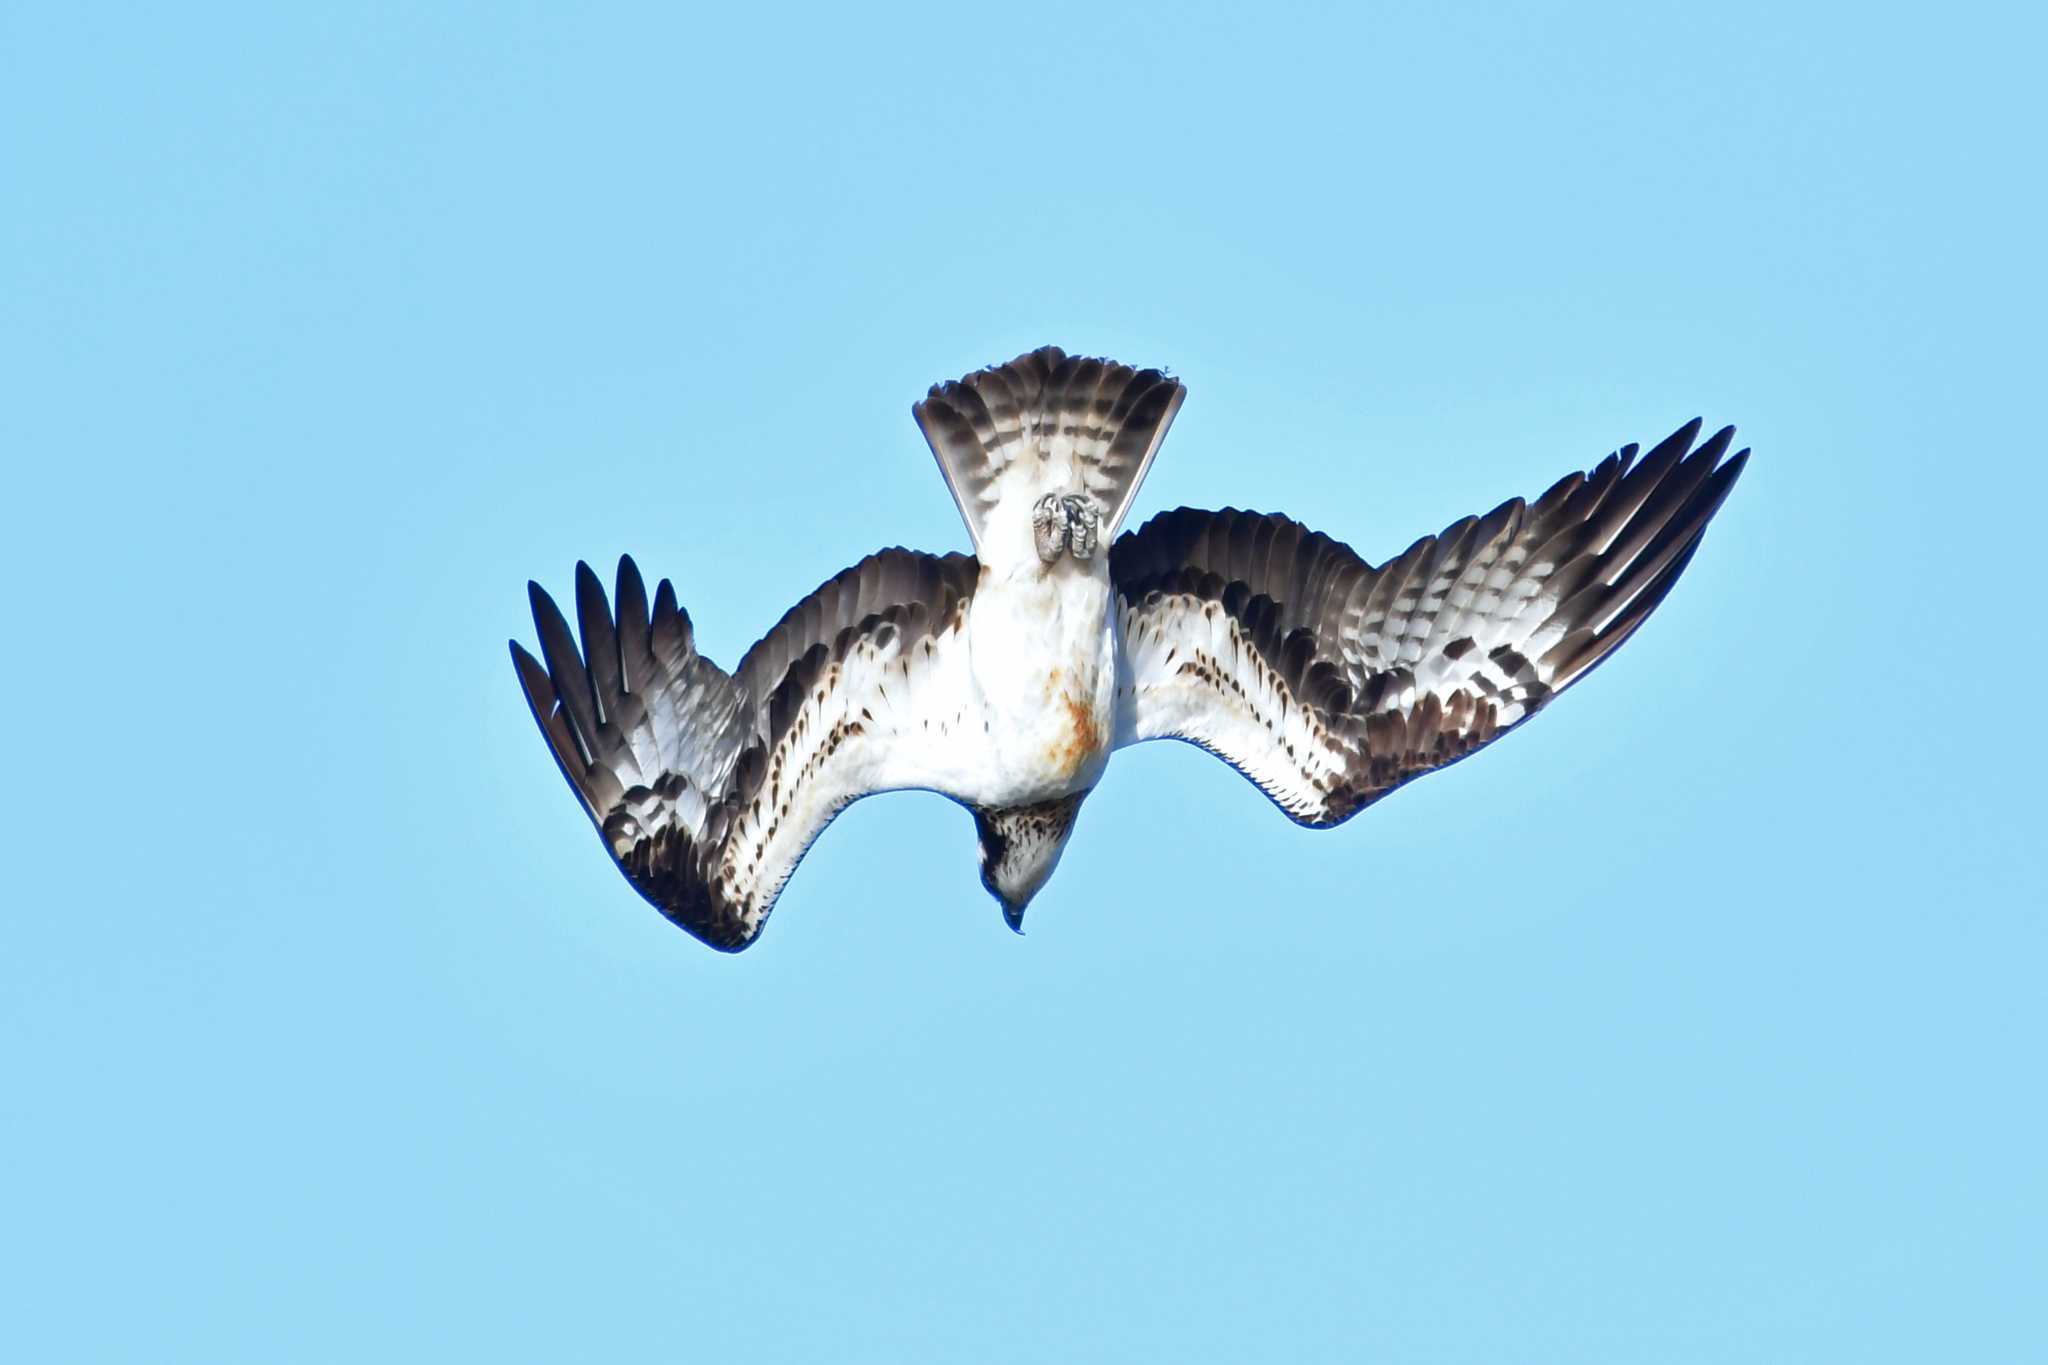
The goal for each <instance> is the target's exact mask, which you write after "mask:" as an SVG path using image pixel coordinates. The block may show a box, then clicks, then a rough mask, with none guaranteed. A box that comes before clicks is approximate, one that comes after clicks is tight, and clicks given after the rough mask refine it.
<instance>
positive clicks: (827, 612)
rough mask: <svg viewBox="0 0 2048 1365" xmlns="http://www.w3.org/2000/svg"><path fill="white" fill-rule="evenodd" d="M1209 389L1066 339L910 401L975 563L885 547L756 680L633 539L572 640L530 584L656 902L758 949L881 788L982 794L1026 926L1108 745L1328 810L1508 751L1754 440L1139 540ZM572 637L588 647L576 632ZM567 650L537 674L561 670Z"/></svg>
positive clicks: (543, 692)
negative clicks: (1351, 537)
mask: <svg viewBox="0 0 2048 1365" xmlns="http://www.w3.org/2000/svg"><path fill="white" fill-rule="evenodd" d="M1185 395H1186V390H1185V388H1184V387H1183V386H1182V385H1181V383H1180V381H1178V380H1177V379H1173V378H1171V377H1169V376H1168V375H1166V374H1165V373H1163V372H1162V371H1160V370H1137V369H1132V368H1130V367H1129V366H1125V365H1119V364H1116V363H1114V362H1112V361H1108V360H1094V359H1085V358H1081V357H1075V356H1069V355H1067V354H1066V353H1065V352H1063V351H1061V350H1060V349H1058V348H1057V347H1051V346H1048V347H1045V348H1043V349H1041V350H1037V351H1033V352H1031V353H1030V354H1028V355H1023V356H1020V357H1018V358H1017V359H1015V360H1013V361H1011V362H1010V363H1008V364H1007V365H998V366H994V367H992V368H989V369H986V370H982V371H979V372H977V373H975V374H970V375H968V376H966V377H965V378H963V379H960V380H958V381H956V382H952V383H943V384H939V385H936V386H934V387H933V388H932V390H931V392H930V393H929V394H927V395H926V396H925V398H924V400H923V401H922V402H919V403H917V404H915V405H914V406H913V408H912V413H913V415H914V416H915V417H916V419H917V423H918V425H919V427H920V428H922V429H923V432H924V436H925V439H926V441H928V442H929V443H930V445H931V449H932V453H933V454H934V455H935V456H937V458H938V464H939V469H940V471H941V472H942V473H943V474H944V475H945V479H946V486H947V487H948V488H949V489H951V490H952V494H953V500H954V501H955V502H956V503H957V504H958V505H959V509H960V515H961V517H962V519H963V520H964V521H965V522H966V523H967V529H968V533H969V534H970V536H971V537H972V538H973V543H974V553H972V554H939V555H934V554H924V553H920V552H918V551H915V550H905V549H901V548H896V549H886V550H882V551H879V552H878V553H876V554H873V555H870V556H868V557H867V558H866V559H863V560H862V561H860V563H858V564H856V565H854V566H853V567H852V568H850V569H847V570H845V571H844V572H842V573H840V574H838V575H836V576H834V577H832V578H830V579H828V580H827V581H826V582H825V583H824V584H823V585H821V586H820V587H819V588H818V590H817V591H816V592H814V593H812V594H811V595H810V596H809V597H806V598H805V599H804V600H803V601H801V602H799V603H797V604H796V605H795V606H794V607H792V608H790V610H789V612H788V613H787V614H786V615H785V616H783V618H782V619H781V620H780V621H779V622H777V623H776V625H775V627H774V628H773V629H771V630H770V631H769V632H768V633H767V634H766V635H765V636H763V637H762V638H761V640H760V642H759V643H757V644H756V645H754V647H753V648H752V649H750V650H748V651H747V653H746V656H745V657H744V658H742V659H741V660H740V662H739V667H738V668H736V669H734V670H733V671H731V672H727V671H726V670H724V669H722V668H720V667H719V666H718V665H717V664H714V663H713V662H711V660H710V659H708V658H706V657H704V655H702V654H700V653H698V652H697V645H696V640H695V638H694V635H693V633H692V631H691V627H690V618H689V616H688V614H687V613H686V612H685V611H684V610H683V608H682V606H681V605H680V604H679V603H678V602H677V600H676V594H675V590H674V588H673V587H671V586H670V584H669V583H668V581H667V580H663V581H662V582H661V584H660V585H659V586H658V587H657V588H656V589H655V591H654V595H653V597H652V599H651V600H650V598H649V597H648V593H647V588H646V584H645V582H644V580H643V579H642V578H641V576H640V571H639V569H638V568H637V567H636V566H635V565H634V563H633V561H632V559H630V558H623V559H621V560H620V561H619V568H618V576H617V581H616V585H615V588H614V591H613V594H612V597H611V598H610V599H607V597H606V595H605V591H604V588H603V586H602V585H601V584H600V583H599V581H598V578H597V576H596V574H594V573H593V572H592V571H591V569H590V567H589V566H588V565H586V564H578V565H577V566H576V600H575V611H576V629H575V631H573V632H572V630H571V629H570V626H569V623H568V621H567V620H566V619H565V618H564V616H563V614H562V612H561V610H560V609H559V608H558V607H557V606H556V605H555V603H554V600H553V599H552V598H550V597H549V596H548V594H547V593H546V592H544V591H543V590H542V589H541V588H540V587H539V585H538V584H529V585H528V591H529V596H530V598H531V601H532V607H533V619H534V625H535V627H536V628H537V630H538V631H539V635H540V658H539V659H536V658H535V657H534V656H533V655H532V654H530V653H528V652H527V651H526V650H525V649H523V648H522V647H521V646H520V645H519V643H518V642H517V641H514V642H513V643H512V661H513V664H514V666H515V667H516V668H517V670H518V674H519V680H520V684H521V686H522V687H523V688H524V690H525V693H526V700H527V704H528V705H529V706H530V707H531V708H532V710H533V716H534V719H535V720H536V721H538V722H539V723H540V728H541V733H542V734H543V735H544V736H545V737H546V739H547V742H548V745H549V747H550V748H551V749H552V750H553V752H554V755H555V760H556V762H557V763H558V764H559V765H560V766H561V769H562V773H563V775H564V776H565V777H567V778H568V780H569V786H570V788H571V789H572V790H573V791H574V792H575V793H576V797H577V799H578V800H579V801H580V802H581V803H582V806H583V810H584V813H585V814H587V815H588V816H589V817H590V820H591V822H592V823H593V824H595V825H596V826H597V830H598V833H599V834H600V835H601V836H602V838H603V840H604V844H605V847H606V848H607V849H608V850H609V851H610V853H611V855H612V857H613V858H614V859H615V860H616V861H617V863H618V865H619V868H620V870H621V871H623V872H624V873H625V875H626V879H627V880H628V881H629V882H631V883H632V885H633V887H634V889H635V890H637V891H639V893H640V894H641V895H642V896H644V897H646V898H647V900H649V901H650V902H652V903H653V904H654V906H655V907H656V908H657V909H659V910H660V911H661V912H662V914H664V915H666V916H667V917H668V918H669V919H670V920H672V921H674V922H675V923H676V924H678V925H680V926H681V927H682V928H684V929H686V930H688V931H689V932H690V933H691V934H694V935H695V936H696V937H698V938H699V939H702V940H703V941H704V942H705V943H708V944H710V945H711V946H712V947H714V948H719V949H723V950H725V951H728V952H736V951H738V950H739V949H742V948H745V947H747V946H748V945H749V944H751V943H753V942H754V940H755V939H756V938H757V937H759V935H760V933H761V929H762V927H763V926H764V925H765V924H766V923H767V921H768V916H769V913H770V912H771V911H772V910H773V909H774V907H775V902H776V898H777V897H778V896H779V895H780V893H781V891H782V888H783V885H784V884H785V883H786V882H787V881H788V880H789V877H790V874H791V873H792V872H793V871H794V870H795V869H796V865H797V863H798V861H799V860H800V859H801V858H802V857H803V855H804V851H805V850H806V849H807V848H809V847H810V844H811V841H812V840H814V839H816V838H817V837H818V835H819V833H820V832H822V831H823V830H824V828H825V826H826V825H827V824H828V823H830V822H831V820H832V817H833V816H835V815H837V814H838V813H839V812H840V811H842V810H844V809H845V808H846V807H847V806H848V805H850V804H851V803H853V802H855V801H857V800H859V799H860V798H861V797H863V796H869V795H872V794H873V793H876V792H885V791H898V790H903V789H909V788H921V789H924V790H928V791H936V792H940V793H942V794H944V795H946V796H948V797H951V798H952V799H953V800H955V801H957V802H959V803H960V804H961V805H963V806H965V807H967V808H968V810H970V811H972V812H973V814H974V822H975V830H976V833H977V835H978V836H979V839H980V855H981V880H982V884H983V885H984V886H986V887H987V888H988V890H989V892H990V893H991V894H992V895H993V896H994V897H995V899H996V900H997V902H998V903H999V904H1000V905H1001V907H1002V912H1003V917H1004V919H1005V920H1006V921H1007V922H1008V923H1009V925H1010V927H1011V928H1013V929H1019V930H1021V928H1022V923H1023V918H1024V911H1025V907H1026V906H1027V905H1029V904H1030V902H1031V899H1032V897H1033V896H1035V895H1037V894H1038V892H1039V891H1040V890H1041V889H1043V888H1044V886H1045V883H1046V880H1047V879H1048V878H1049V877H1051V876H1052V873H1053V869H1054V868H1055V867H1056V866H1058V864H1059V860H1060V854H1061V852H1062V851H1063V850H1064V849H1065V848H1066V846H1067V840H1068V839H1069V838H1070V837H1071V836H1072V834H1073V832H1074V820H1075V817H1076V816H1077V815H1078V814H1079V812H1080V809H1081V804H1082V802H1084V801H1086V800H1087V798H1088V794H1089V793H1090V792H1091V791H1093V790H1094V789H1095V786H1096V784H1097V783H1098V782H1100V781H1101V780H1102V774H1103V770H1104V768H1105V767H1106V766H1107V765H1108V763H1109V759H1110V755H1111V754H1113V753H1115V752H1116V750H1118V749H1120V748H1123V747H1124V746H1126V745H1130V744H1136V743H1139V742H1141V741H1143V740H1149V739H1178V740H1185V741H1187V742H1188V743H1191V744H1196V745H1199V746H1200V747H1202V748H1204V749H1207V750H1208V751H1209V752H1210V753H1213V754H1215V755H1216V756H1217V757H1219V758H1221V759H1223V760H1224V761H1225V762H1227V763H1229V764H1230V765H1231V766H1232V767H1234V768H1236V769H1237V770H1238V771H1239V772H1240V773H1243V774H1244V775H1245V776H1246V777H1248V778H1250V779H1251V780H1252V782H1254V783H1256V784H1257V786H1258V787H1259V789H1260V790H1261V791H1263V792H1264V793H1265V794H1266V795H1267V796H1268V797H1269V798H1271V799H1272V801H1273V803H1274V804H1275V805H1277V806H1278V807H1279V808H1280V809H1281V810H1282V811H1283V812H1285V813H1286V814H1287V816H1288V817H1289V818H1290V819H1292V820H1295V821H1297V822H1299V823H1300V824H1303V825H1307V826H1310V827H1313V828H1318V829H1326V828H1330V827H1333V826H1336V825H1340V824H1342V823H1344V822H1345V821H1346V820H1349V819H1350V818H1351V817H1352V816H1354V815H1356V814H1357V813H1358V812H1359V811H1361V810H1363V809H1365V808H1366V807H1367V806H1369V805H1371V804H1372V803H1373V802H1375V801H1377V800H1379V799H1380V798H1381V797H1383V796H1385V795H1387V794H1388V793H1389V792H1391V791H1393V790H1395V789H1396V788H1398V787H1400V786H1402V785H1403V784H1405V783H1407V782H1409V781H1412V780H1413V779H1415V778H1417V777H1420V776H1421V775H1423V774H1424V773H1428V772H1432V771H1435V770H1436V769H1438V768H1442V767H1445V766H1446V765H1448V764H1451V763H1455V762H1456V761H1458V760H1459V759H1461V758H1464V757H1466V756H1467V755H1469V754H1471V753H1473V752H1475V751H1477V750H1478V749H1481V748H1483V747H1484V746H1486V745H1488V744H1490V743H1492V742H1493V741H1494V740H1496V739H1498V738H1500V736H1502V735H1504V734H1506V733H1507V732H1508V731H1509V730H1512V729H1514V728H1515V727H1516V726H1518V725H1520V724H1521V723H1522V722H1523V721H1526V720H1527V719H1528V718H1529V717H1530V716H1533V715H1535V714H1536V712H1538V711H1539V710H1541V709H1542V708H1543V707H1544V706H1545V705H1547V704H1548V703H1549V702H1550V701H1551V700H1552V699H1553V698H1554V697H1556V696H1557V694H1558V693H1560V692H1562V691H1564V690H1565V689H1566V688H1567V687H1570V686H1571V685H1572V684H1573V683H1575V682H1577V681H1578V680H1579V679H1580V678H1583V677H1584V676H1585V675H1586V674H1587V673H1588V672H1589V671H1591V670H1592V669H1593V667H1594V666H1595V665H1597V664H1599V663H1600V662H1601V661H1603V660H1604V659H1606V658H1607V657H1608V656H1609V655H1610V654H1612V653H1613V652H1614V651H1615V649H1616V648H1618V647H1619V646H1620V645H1621V643H1622V641H1624V640H1626V639H1628V637H1629V636H1630V635H1631V634H1633V633H1634V632H1635V630H1636V628H1637V627H1639V626H1641V625H1642V623H1643V620H1644V618H1646V617H1647V616H1648V615H1649V614H1650V612H1651V611H1652V610H1654V609H1655V608H1656V606H1657V604H1658V603H1659V602H1662V601H1663V600H1664V596H1665V594H1666V593H1668V592H1670V591H1671V587H1672V584H1674V583H1675V582H1677V580H1678V576H1679V574H1680V573H1682V572H1683V571H1684V569H1685V566H1686V564H1687V563H1688V562H1689V561H1690V560H1691V559H1692V556H1693V553H1694V551H1696V550H1697V549H1698V548H1699V544H1700V537H1701V536H1702V534H1703V533H1704V532H1705V530H1706V525H1707V522H1708V521H1709V520H1710V519H1711V518H1712V517H1713V515H1714V513H1715V512H1716V511H1717V510H1718V509H1719V508H1720V506H1721V502H1722V499H1724V498H1726V497H1727V495H1728V491H1729V489H1730V488H1731V487H1733V486H1734V483H1735V480H1736V478H1737V476H1738V475H1740V474H1741V472H1742V468H1743V465H1744V463H1745V462H1746V460H1747V458H1748V454H1749V452H1748V451H1747V450H1743V451H1740V452H1738V453H1737V454H1735V455H1734V456H1733V457H1732V458H1724V457H1725V456H1726V455H1727V452H1728V448H1729V445H1730V442H1731V439H1732V437H1733V435H1734V431H1733V428H1724V429H1722V430H1721V431H1719V432H1716V433H1715V434H1714V435H1712V436H1710V437H1708V438H1707V439H1706V440H1705V441H1701V440H1699V435H1700V423H1699V422H1698V420H1694V421H1692V422H1688V423H1687V424H1686V425H1684V426H1682V427H1680V428H1679V429H1678V430H1677V431H1676V432H1674V433H1673V434H1672V435H1671V436H1669V437H1667V438H1666V439H1665V440H1663V441H1661V442H1659V443H1658V444H1657V445H1656V446H1655V447H1654V448H1653V449H1651V450H1650V451H1649V453H1647V454H1642V455H1640V456H1639V454H1638V451H1637V448H1636V447H1635V446H1633V445H1630V446H1625V447H1623V448H1622V449H1621V450H1619V451H1617V452H1616V453H1614V454H1612V455H1609V456H1608V457H1607V458H1606V459H1605V460H1603V461H1601V462H1600V463H1599V464H1598V465H1597V466H1595V467H1594V468H1593V469H1592V470H1591V471H1589V472H1586V473H1578V474H1571V475H1567V476H1566V477H1565V478H1563V479H1561V480H1559V481H1558V482H1557V483H1556V484H1554V485H1552V486H1551V488H1550V490H1549V491H1548V492H1546V493H1544V494H1543V495H1542V496H1541V497H1539V498H1537V499H1536V500H1535V501H1533V502H1525V501H1524V500H1522V499H1520V498H1515V499H1512V500H1510V501H1508V502H1504V503H1502V504H1501V505H1500V506H1498V507H1496V508H1494V509H1493V510H1492V511H1491V512H1488V513H1487V514H1486V515H1484V516H1476V517H1466V518H1464V519H1463V520H1461V521H1458V522H1455V523H1453V524H1452V525H1450V526H1448V527H1446V528H1445V529H1444V530H1442V531H1441V532H1439V533H1437V534H1436V535H1433V536H1425V537H1423V538H1422V539H1420V540H1418V541H1416V542H1415V543H1414V544H1413V545H1411V546H1409V547H1408V549H1406V550H1405V551H1403V552H1402V553H1400V554H1398V555H1396V556H1394V557H1393V558H1392V559H1390V560H1387V561H1386V562H1385V563H1383V564H1380V565H1378V566H1377V567H1376V566H1374V565H1372V564H1370V563H1368V562H1367V561H1366V560H1364V559H1362V558H1360V557H1359V556H1358V555H1357V554H1356V553H1354V552H1353V551H1352V549H1351V548H1350V547H1349V546H1347V545H1345V544H1344V543H1342V542H1341V541H1336V540H1332V539H1331V538H1330V537H1328V536H1327V535H1324V534H1323V533H1321V532H1320V531H1311V530H1309V529H1308V528H1307V527H1305V526H1302V525H1301V524H1300V523H1299V522H1296V521H1293V520H1292V519H1290V518H1288V517H1284V516H1277V515H1270V514H1266V513H1259V512H1241V511H1237V510H1235V509H1232V508H1225V509H1224V510H1222V511H1219V512H1205V511H1197V510H1195V509H1193V508H1187V507H1183V508H1180V509H1178V510H1176V511H1172V512H1166V513H1163V514H1161V515H1159V516H1156V517H1154V518H1153V519H1152V520H1150V521H1149V522H1147V523H1145V525H1144V526H1143V527H1142V528H1140V529H1139V530H1137V531H1133V532H1128V533H1125V534H1123V535H1118V531H1119V529H1120V528H1121V527H1122V525H1123V522H1124V518H1125V516H1126V515H1127V514H1128V513H1129V512H1130V510H1131V500H1132V498H1133V497H1134V496H1135V495H1136V493H1137V491H1138V485H1139V484H1140V483H1141V482H1143V480H1144V478H1145V474H1146V471H1147V470H1149V469H1150V468H1151V466H1152V461H1153V459H1154V457H1155V456H1157V454H1158V453H1159V446H1160V443H1161V441H1163V440H1164V439H1165V437H1166V432H1167V428H1168V427H1169V426H1170V425H1171V424H1172V422H1173V419H1174V415H1175V413H1177V412H1178V411H1179V410H1180V406H1181V400H1182V398H1183V397H1184V396H1185ZM579 636H580V644H579ZM543 660H544V661H545V662H543Z"/></svg>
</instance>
